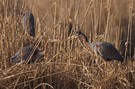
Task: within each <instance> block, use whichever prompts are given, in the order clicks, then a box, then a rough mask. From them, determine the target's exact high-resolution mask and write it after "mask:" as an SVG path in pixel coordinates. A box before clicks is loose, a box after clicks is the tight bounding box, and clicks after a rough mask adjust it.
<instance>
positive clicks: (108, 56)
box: [77, 31, 124, 62]
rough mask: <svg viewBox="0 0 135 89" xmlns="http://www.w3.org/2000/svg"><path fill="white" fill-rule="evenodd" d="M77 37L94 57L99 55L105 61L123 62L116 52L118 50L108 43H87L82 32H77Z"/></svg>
mask: <svg viewBox="0 0 135 89" xmlns="http://www.w3.org/2000/svg"><path fill="white" fill-rule="evenodd" d="M77 35H78V37H79V39H80V41H81V42H82V44H83V45H84V46H85V48H87V49H88V50H89V51H92V52H94V53H95V54H96V55H100V56H101V57H102V58H103V59H105V60H106V61H111V60H118V61H121V62H123V61H124V59H123V57H122V56H121V55H120V53H119V52H118V50H117V49H116V48H115V47H114V46H113V45H112V44H111V43H108V42H95V43H89V42H88V39H87V37H86V36H85V35H84V34H83V33H82V32H80V31H79V32H77Z"/></svg>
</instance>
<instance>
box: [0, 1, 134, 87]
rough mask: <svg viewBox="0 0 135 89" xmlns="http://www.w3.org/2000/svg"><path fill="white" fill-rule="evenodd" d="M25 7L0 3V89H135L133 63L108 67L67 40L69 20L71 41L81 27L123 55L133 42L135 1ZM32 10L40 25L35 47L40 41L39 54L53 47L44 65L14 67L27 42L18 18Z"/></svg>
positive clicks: (37, 3)
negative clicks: (123, 45) (121, 50)
mask: <svg viewBox="0 0 135 89" xmlns="http://www.w3.org/2000/svg"><path fill="white" fill-rule="evenodd" d="M17 1H18V2H17ZM26 1H27V0H26ZM26 1H25V0H1V1H0V89H134V88H135V62H134V61H133V62H132V61H131V60H130V59H129V60H128V61H127V62H126V63H124V64H120V63H119V62H117V61H111V62H107V63H106V62H104V60H102V59H99V58H96V57H95V56H94V55H93V54H90V53H89V52H88V51H87V50H86V49H84V48H83V47H82V45H81V44H80V43H79V41H78V38H74V37H72V36H71V37H70V38H68V37H67V30H68V28H67V27H66V26H67V25H66V24H67V23H68V21H69V18H71V19H72V23H73V25H74V27H73V28H74V29H73V34H72V35H74V32H75V27H78V26H80V27H82V29H81V31H82V32H84V33H85V34H86V35H87V37H88V38H89V39H93V40H94V41H99V40H101V41H107V42H111V43H112V44H114V45H115V47H116V48H118V49H119V46H120V45H121V43H123V40H124V42H125V41H126V40H127V39H128V40H130V41H132V42H134V41H135V40H134V39H135V35H134V32H135V29H134V28H135V27H134V26H135V24H134V10H135V8H134V5H135V2H134V0H123V1H121V0H28V2H26ZM28 9H29V10H32V12H33V13H34V16H35V20H36V38H35V41H32V40H31V39H30V40H31V41H32V43H31V44H35V45H36V44H38V42H39V41H40V45H39V48H41V49H43V50H45V48H44V46H45V43H46V42H49V43H48V47H47V48H46V50H47V53H46V54H45V57H44V61H43V62H38V63H35V64H30V65H28V64H26V63H19V64H11V63H10V60H9V59H10V57H11V56H12V55H13V54H14V53H15V52H16V51H17V50H18V49H19V48H20V47H23V44H24V41H26V40H27V38H29V37H26V36H23V30H22V26H21V18H20V17H19V16H18V15H19V14H21V13H22V12H24V11H25V10H28ZM76 30H78V29H76ZM40 37H41V38H42V39H41V40H40ZM131 38H132V39H131ZM95 60H99V61H98V63H95Z"/></svg>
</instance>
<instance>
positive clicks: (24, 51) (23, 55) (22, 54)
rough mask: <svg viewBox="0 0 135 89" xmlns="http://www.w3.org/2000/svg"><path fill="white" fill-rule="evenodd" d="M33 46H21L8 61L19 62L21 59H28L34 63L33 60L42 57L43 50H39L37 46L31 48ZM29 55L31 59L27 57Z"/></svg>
mask: <svg viewBox="0 0 135 89" xmlns="http://www.w3.org/2000/svg"><path fill="white" fill-rule="evenodd" d="M33 49H34V47H30V46H26V47H23V48H21V49H19V50H18V52H17V53H15V54H14V55H13V56H12V57H11V58H10V61H11V62H12V63H19V62H21V61H28V60H30V61H29V62H28V64H29V63H34V62H35V61H37V60H38V59H41V58H42V57H44V52H43V51H42V52H41V51H40V50H39V49H38V48H36V49H35V50H33ZM30 56H31V59H29V57H30Z"/></svg>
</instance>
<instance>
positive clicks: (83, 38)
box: [76, 31, 88, 42]
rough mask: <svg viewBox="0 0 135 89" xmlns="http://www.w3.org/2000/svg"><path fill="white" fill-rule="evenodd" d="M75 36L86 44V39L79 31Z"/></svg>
mask: <svg viewBox="0 0 135 89" xmlns="http://www.w3.org/2000/svg"><path fill="white" fill-rule="evenodd" d="M76 35H77V36H78V37H79V39H82V40H83V41H85V42H88V39H87V37H86V36H85V35H84V34H83V33H82V32H81V31H78V32H76Z"/></svg>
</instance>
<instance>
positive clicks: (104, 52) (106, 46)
mask: <svg viewBox="0 0 135 89" xmlns="http://www.w3.org/2000/svg"><path fill="white" fill-rule="evenodd" d="M89 45H90V47H91V48H92V49H93V50H94V52H95V53H96V54H99V55H100V56H101V57H102V58H104V59H105V60H106V61H111V60H113V59H116V60H119V61H121V62H122V61H123V57H122V56H121V55H120V53H119V52H118V50H117V49H116V48H115V47H114V46H113V45H112V44H111V43H108V42H96V43H90V44H89Z"/></svg>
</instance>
